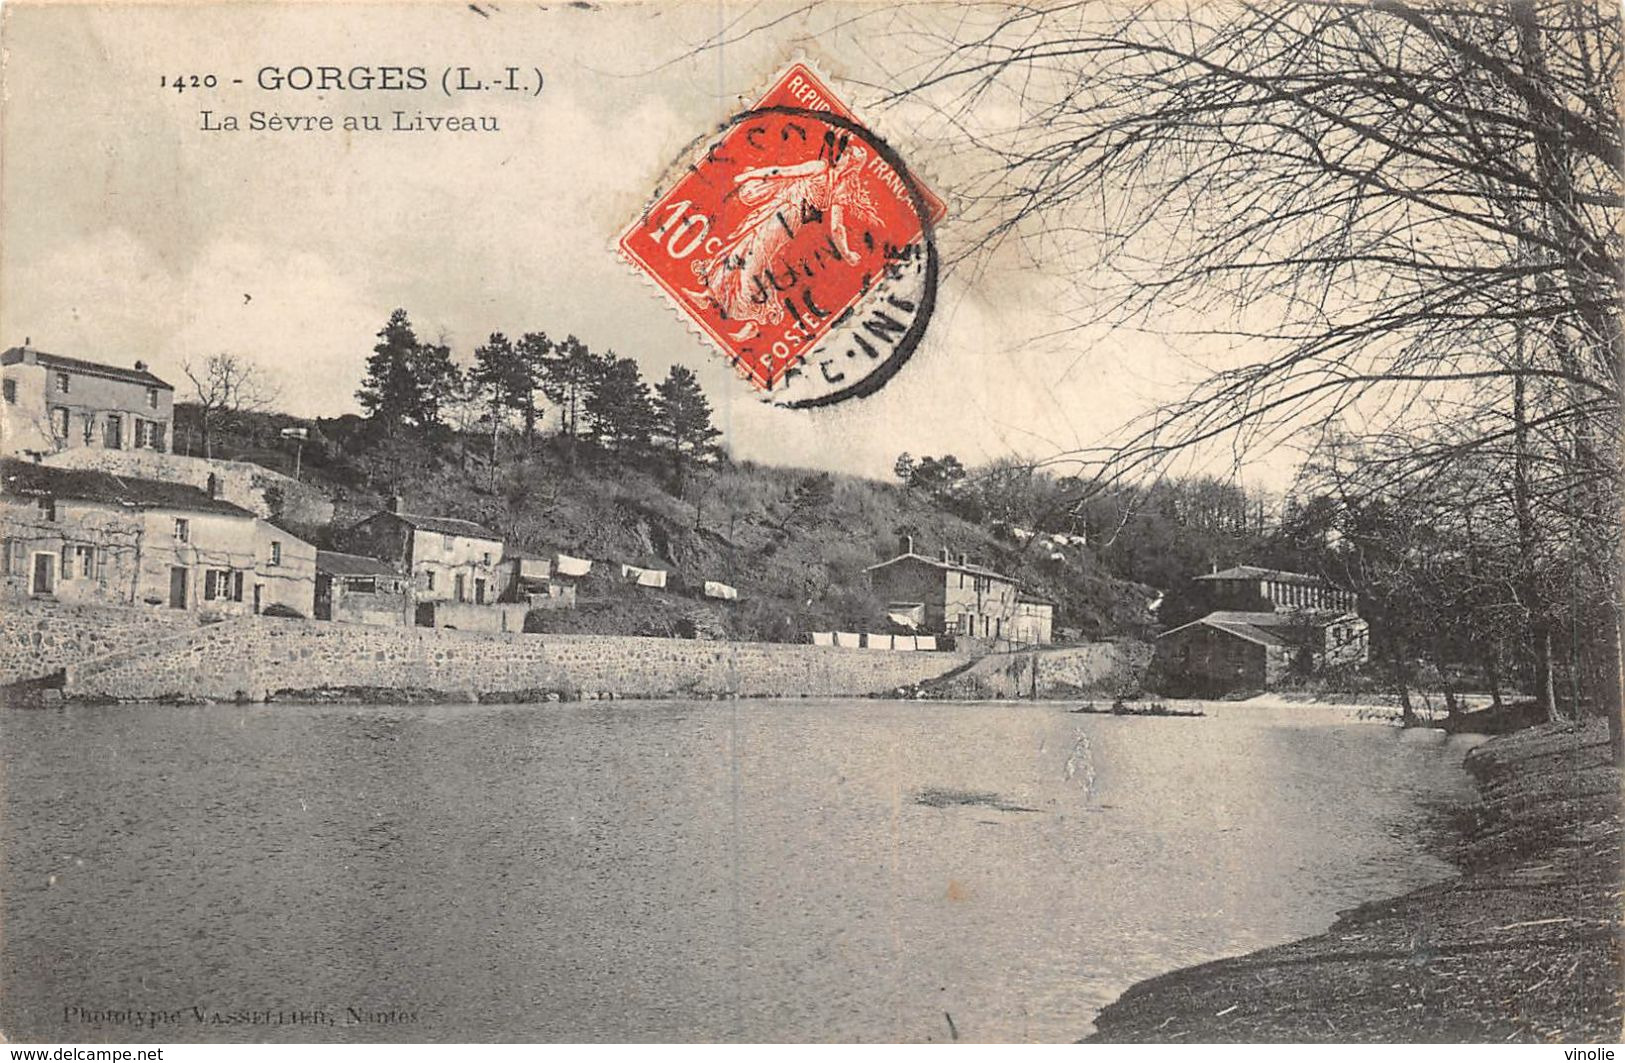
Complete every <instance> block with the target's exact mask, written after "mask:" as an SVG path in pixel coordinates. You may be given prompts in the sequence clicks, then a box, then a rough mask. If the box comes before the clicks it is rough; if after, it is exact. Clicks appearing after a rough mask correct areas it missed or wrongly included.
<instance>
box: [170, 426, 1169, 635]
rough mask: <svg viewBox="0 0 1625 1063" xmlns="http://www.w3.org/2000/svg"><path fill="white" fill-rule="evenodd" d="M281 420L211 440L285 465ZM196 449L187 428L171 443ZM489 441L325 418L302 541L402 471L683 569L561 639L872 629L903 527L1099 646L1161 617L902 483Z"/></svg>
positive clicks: (310, 456)
mask: <svg viewBox="0 0 1625 1063" xmlns="http://www.w3.org/2000/svg"><path fill="white" fill-rule="evenodd" d="M183 414H184V411H183ZM182 420H183V422H184V416H183V418H182ZM280 426H281V425H280V423H279V421H278V420H277V419H275V418H273V417H269V416H268V417H263V418H247V419H242V421H241V423H240V424H239V425H238V426H237V427H236V428H235V429H234V430H231V431H217V432H216V433H215V436H216V438H215V446H214V450H215V455H216V456H217V457H230V458H240V459H244V460H251V461H258V462H260V463H262V464H265V465H267V466H270V467H273V468H278V469H280V470H282V471H287V464H288V461H289V457H288V454H287V453H286V451H285V448H284V447H279V445H278V443H277V440H276V429H277V428H279V427H280ZM184 438H185V437H184V435H181V434H178V436H177V441H178V442H179V441H181V440H182V439H184ZM193 438H194V447H195V445H196V444H195V435H194V437H193ZM183 446H184V444H183ZM485 446H486V443H485V441H483V440H480V441H469V442H468V443H467V445H466V446H465V445H463V444H462V443H460V442H458V441H455V440H454V441H450V442H448V443H445V444H443V445H441V446H439V447H438V448H412V449H411V452H410V453H409V454H408V455H406V456H405V457H404V458H403V459H401V460H400V461H399V462H397V463H395V464H394V465H392V464H391V462H390V460H389V457H388V455H386V454H384V453H382V450H383V448H382V447H380V446H378V445H377V444H375V443H372V442H369V441H368V440H367V439H366V437H365V436H364V434H363V433H362V432H360V431H359V425H358V423H357V422H356V421H355V420H354V419H346V420H344V421H338V422H319V423H318V425H317V433H316V435H315V436H313V439H312V441H311V443H309V444H307V446H306V447H305V450H304V460H303V467H302V472H301V479H303V480H305V481H307V482H310V483H313V484H314V485H316V486H318V487H320V488H322V489H323V490H324V491H326V492H327V493H328V494H329V495H330V496H331V497H333V499H334V501H335V509H336V515H335V521H334V526H333V527H332V528H305V529H297V530H299V531H300V532H302V533H303V534H305V535H307V536H308V537H310V538H311V539H312V540H313V541H316V542H317V543H318V544H319V545H323V546H342V545H343V534H342V529H343V528H344V527H347V526H348V525H349V524H352V523H354V522H355V521H357V520H360V519H361V518H362V517H365V516H367V515H369V514H371V513H373V512H375V511H376V510H377V509H378V508H379V507H380V506H381V505H382V504H383V501H384V494H385V487H384V485H386V484H388V483H389V482H390V481H391V479H392V476H391V472H392V470H393V469H395V468H401V469H403V470H404V475H403V476H402V477H401V483H402V484H403V485H404V486H403V488H402V490H401V495H402V499H403V505H404V508H405V509H406V510H408V511H409V512H418V513H431V514H438V515H443V516H459V517H464V518H467V519H471V520H476V521H479V522H481V523H483V524H485V525H486V526H488V527H490V528H492V529H494V530H496V531H498V532H500V533H501V534H502V535H504V536H505V537H506V539H507V541H508V542H509V544H510V545H511V546H514V547H518V548H520V549H524V550H532V551H535V552H537V553H542V554H545V553H550V552H552V551H563V552H566V553H571V554H575V555H578V556H584V557H590V558H595V559H613V560H615V561H624V562H627V563H630V564H642V565H650V566H654V567H659V568H664V569H668V570H670V571H671V573H672V577H671V586H670V587H669V588H668V590H667V591H665V592H661V591H653V590H647V589H638V588H632V587H628V586H626V585H625V584H622V583H620V582H619V581H617V580H613V579H609V578H606V576H605V575H604V574H602V573H600V572H597V571H595V573H594V576H593V578H591V579H589V580H587V581H586V583H585V584H584V585H583V587H582V588H581V595H580V598H579V608H577V609H576V610H573V611H561V612H557V613H552V614H547V615H545V616H543V617H542V618H541V623H542V630H550V631H589V632H605V633H609V632H616V633H631V634H649V635H671V634H690V633H697V634H700V635H701V636H709V637H723V636H728V637H734V638H752V639H772V640H794V639H799V638H803V637H805V636H804V633H805V632H806V631H808V630H829V629H834V628H839V629H842V630H862V629H865V628H872V627H874V626H875V624H876V622H877V621H878V619H879V618H880V617H882V616H883V605H884V603H881V602H877V601H875V600H874V599H873V597H872V596H871V595H870V594H869V592H868V590H867V580H866V579H865V576H864V569H865V567H867V566H869V565H872V564H874V563H875V562H877V561H880V560H883V559H885V558H888V557H890V556H892V555H893V554H894V553H895V552H896V546H897V539H898V536H899V534H902V533H905V532H906V533H909V534H912V535H913V536H914V538H915V543H916V544H917V545H916V548H917V549H918V550H919V551H920V552H922V553H927V552H930V553H934V552H936V551H937V550H939V549H940V548H941V547H943V546H946V547H948V549H949V550H950V551H952V552H953V553H954V554H956V555H957V554H959V553H966V554H969V555H970V556H971V557H972V558H973V559H975V560H977V561H978V562H980V563H983V564H987V565H989V566H991V567H993V568H996V569H998V570H1000V571H1003V572H1008V573H1010V574H1012V575H1015V576H1018V577H1019V578H1020V579H1021V580H1022V582H1023V585H1024V587H1025V588H1027V589H1029V590H1032V591H1035V592H1038V593H1041V594H1044V595H1046V596H1048V597H1049V598H1051V599H1052V600H1054V601H1056V602H1057V603H1058V609H1057V619H1056V624H1057V627H1058V628H1059V627H1062V626H1067V627H1075V628H1078V629H1080V631H1081V632H1082V633H1083V635H1084V636H1086V637H1097V636H1101V635H1106V634H1114V633H1119V632H1126V633H1140V632H1142V631H1143V629H1144V628H1145V625H1146V624H1147V622H1148V620H1149V617H1148V615H1147V613H1146V610H1145V603H1146V601H1147V599H1148V597H1149V594H1148V592H1147V591H1146V590H1145V589H1144V588H1141V587H1138V586H1136V585H1133V584H1129V583H1125V582H1123V581H1120V580H1117V579H1115V578H1114V577H1112V576H1111V575H1110V574H1109V573H1107V572H1106V571H1105V570H1104V569H1103V568H1102V567H1101V566H1100V565H1099V563H1098V562H1097V561H1096V559H1095V558H1094V556H1093V555H1092V554H1091V553H1090V552H1089V551H1088V550H1087V549H1083V548H1071V549H1069V550H1068V551H1067V552H1066V556H1065V558H1064V559H1063V560H1061V561H1055V560H1052V559H1050V558H1048V557H1042V558H1041V557H1037V556H1034V554H1033V552H1032V551H1030V550H1026V551H1024V550H1023V548H1022V547H1021V545H1020V544H1018V543H1015V542H1013V541H1010V540H1008V539H1000V538H997V537H995V536H994V535H993V533H992V532H991V531H989V530H988V529H986V528H984V527H981V526H979V525H976V524H972V523H969V522H967V521H965V520H963V519H961V518H960V517H958V516H956V515H954V514H952V513H949V512H947V511H945V510H944V509H942V508H941V507H939V506H937V505H936V504H935V503H934V502H933V501H932V500H931V499H930V498H929V497H928V496H927V495H925V494H923V493H922V492H919V491H910V490H907V489H905V488H903V487H901V486H900V485H897V484H891V483H881V482H878V481H873V480H866V479H862V478H859V477H851V476H839V475H835V476H831V478H830V479H831V482H832V486H833V492H832V497H831V499H830V500H829V502H828V503H827V504H826V505H822V506H819V507H816V508H813V509H810V510H803V511H800V512H798V511H797V510H796V507H795V505H794V502H793V499H794V494H795V487H796V485H797V484H798V483H799V482H801V481H803V480H805V479H806V478H808V477H811V476H813V475H815V474H814V473H812V472H810V471H809V470H804V469H790V468H781V467H767V466H759V465H754V464H750V463H741V464H724V465H721V466H719V467H717V468H714V469H712V470H709V471H707V472H705V473H704V474H703V475H701V476H698V477H694V478H692V479H691V480H690V482H689V483H687V484H685V485H684V489H683V490H682V492H681V493H680V495H679V493H678V492H677V491H676V489H675V484H674V482H673V478H672V476H671V470H670V469H669V468H667V467H666V466H665V464H664V463H663V462H659V461H654V460H644V461H635V462H634V461H621V460H618V459H616V458H614V457H612V456H610V455H607V454H604V453H602V452H600V451H597V450H596V449H594V448H591V447H585V446H583V447H580V448H577V450H576V452H575V454H574V457H573V459H572V457H571V454H570V452H569V448H567V447H566V446H564V445H563V441H562V440H547V441H543V442H541V443H539V444H538V446H537V447H536V448H535V450H534V451H533V452H531V454H530V455H529V456H525V455H522V454H520V453H517V451H518V450H519V449H520V448H519V447H518V446H517V445H516V444H515V445H513V446H510V447H509V448H508V450H509V451H510V453H507V454H506V455H505V456H504V460H503V461H502V462H501V463H500V464H499V465H498V466H497V467H496V468H495V469H494V470H493V469H492V468H491V467H490V465H489V463H488V462H487V460H486V459H485V453H484V448H485ZM599 568H600V569H602V568H603V566H599ZM705 580H720V581H722V582H724V583H729V584H732V585H733V586H736V587H738V588H739V591H740V599H741V600H740V601H739V602H737V603H733V604H721V603H716V602H711V601H707V600H704V599H702V598H700V597H699V595H698V593H697V591H698V588H699V586H700V585H701V584H702V583H703V582H704V581H705Z"/></svg>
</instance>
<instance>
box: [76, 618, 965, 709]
mask: <svg viewBox="0 0 1625 1063" xmlns="http://www.w3.org/2000/svg"><path fill="white" fill-rule="evenodd" d="M967 660H968V659H967V658H966V657H963V656H961V655H958V654H953V653H892V652H888V651H885V650H846V649H831V648H826V647H822V646H794V645H782V644H776V643H729V642H703V641H697V640H687V639H659V638H633V637H622V636H613V635H523V634H500V633H490V634H485V633H476V632H467V631H454V630H446V629H432V628H377V627H366V626H362V625H349V624H337V623H331V622H325V621H316V620H281V619H273V618H266V617H244V618H241V619H237V620H229V621H225V622H223V623H220V624H213V625H210V626H209V627H206V628H200V629H199V630H197V631H196V632H194V633H192V635H191V636H190V637H178V638H171V639H165V640H162V641H161V642H160V643H157V644H154V645H152V646H148V647H143V648H141V649H138V650H133V651H130V652H127V653H122V654H116V655H114V656H112V657H108V658H105V659H102V660H99V661H89V662H86V663H83V664H79V665H75V666H73V667H70V668H69V669H68V692H69V693H70V694H78V695H85V696H107V697H118V698H166V697H176V696H181V697H205V698H219V699H225V698H235V697H246V698H249V699H253V700H261V699H264V698H265V697H267V696H268V695H270V694H273V693H275V692H276V691H278V690H304V689H313V688H318V687H340V686H355V687H367V686H374V687H423V688H429V689H434V690H443V691H467V692H471V693H482V694H489V693H499V692H505V691H520V690H557V691H560V692H561V693H565V694H571V695H574V694H580V693H583V692H585V693H613V694H616V695H622V696H655V695H671V696H678V697H682V696H703V695H718V694H733V695H738V696H741V697H763V696H797V695H804V696H829V697H838V696H859V695H864V694H871V693H883V692H887V691H891V690H895V689H897V688H898V687H902V686H907V685H910V684H914V683H919V682H921V681H923V680H926V679H929V678H931V677H932V676H936V675H941V674H942V673H944V672H947V671H949V670H951V669H954V668H958V667H961V666H963V665H964V664H966V663H967Z"/></svg>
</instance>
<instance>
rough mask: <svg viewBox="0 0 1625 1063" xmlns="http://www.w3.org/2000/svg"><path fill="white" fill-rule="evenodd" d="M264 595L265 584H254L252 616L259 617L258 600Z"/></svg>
mask: <svg viewBox="0 0 1625 1063" xmlns="http://www.w3.org/2000/svg"><path fill="white" fill-rule="evenodd" d="M264 594H265V584H263V583H256V584H254V615H255V616H259V615H260V599H261V597H262V596H263V595H264Z"/></svg>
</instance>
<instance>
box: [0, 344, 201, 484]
mask: <svg viewBox="0 0 1625 1063" xmlns="http://www.w3.org/2000/svg"><path fill="white" fill-rule="evenodd" d="M0 388H3V395H0V453H4V454H6V455H9V456H14V457H21V456H33V455H45V454H55V453H58V452H61V451H64V450H71V449H76V448H96V449H105V450H152V451H158V452H160V453H167V452H168V451H169V449H170V446H171V442H172V440H173V438H174V427H173V426H174V420H175V414H174V408H175V389H174V388H173V387H171V386H170V385H169V384H168V383H166V382H165V381H163V380H161V379H159V378H158V377H157V376H155V375H153V373H151V372H150V371H149V370H148V369H147V365H146V363H145V362H136V363H135V367H134V368H133V369H126V368H124V367H123V366H116V365H106V364H104V363H101V362H91V361H86V360H85V359H82V358H69V357H67V356H66V355H60V354H49V353H47V352H45V351H38V350H35V349H34V348H32V347H27V346H23V347H12V348H9V349H8V350H6V351H3V352H0Z"/></svg>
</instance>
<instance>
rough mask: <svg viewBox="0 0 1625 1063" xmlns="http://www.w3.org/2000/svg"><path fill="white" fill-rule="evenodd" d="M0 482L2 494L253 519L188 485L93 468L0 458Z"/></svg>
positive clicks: (233, 506)
mask: <svg viewBox="0 0 1625 1063" xmlns="http://www.w3.org/2000/svg"><path fill="white" fill-rule="evenodd" d="M0 481H3V488H4V491H5V493H6V494H14V495H24V496H28V497H34V498H72V499H78V500H82V501H85V502H101V503H104V504H106V505H112V506H122V507H125V508H128V509H176V510H185V511H187V512H192V513H220V514H224V515H227V516H233V517H249V518H251V519H252V518H253V517H254V514H252V513H250V512H249V511H248V510H246V509H244V508H242V507H241V506H235V505H232V504H231V503H230V502H227V501H226V500H225V499H223V498H210V497H209V494H208V492H207V491H203V490H201V489H199V488H196V487H193V486H192V485H191V484H179V483H169V482H168V481H164V480H144V479H141V478H140V477H136V476H114V475H113V474H112V473H107V472H98V471H96V470H94V469H58V468H55V467H53V466H50V465H36V464H34V463H33V462H29V461H20V460H17V459H11V458H8V459H5V460H4V461H0Z"/></svg>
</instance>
